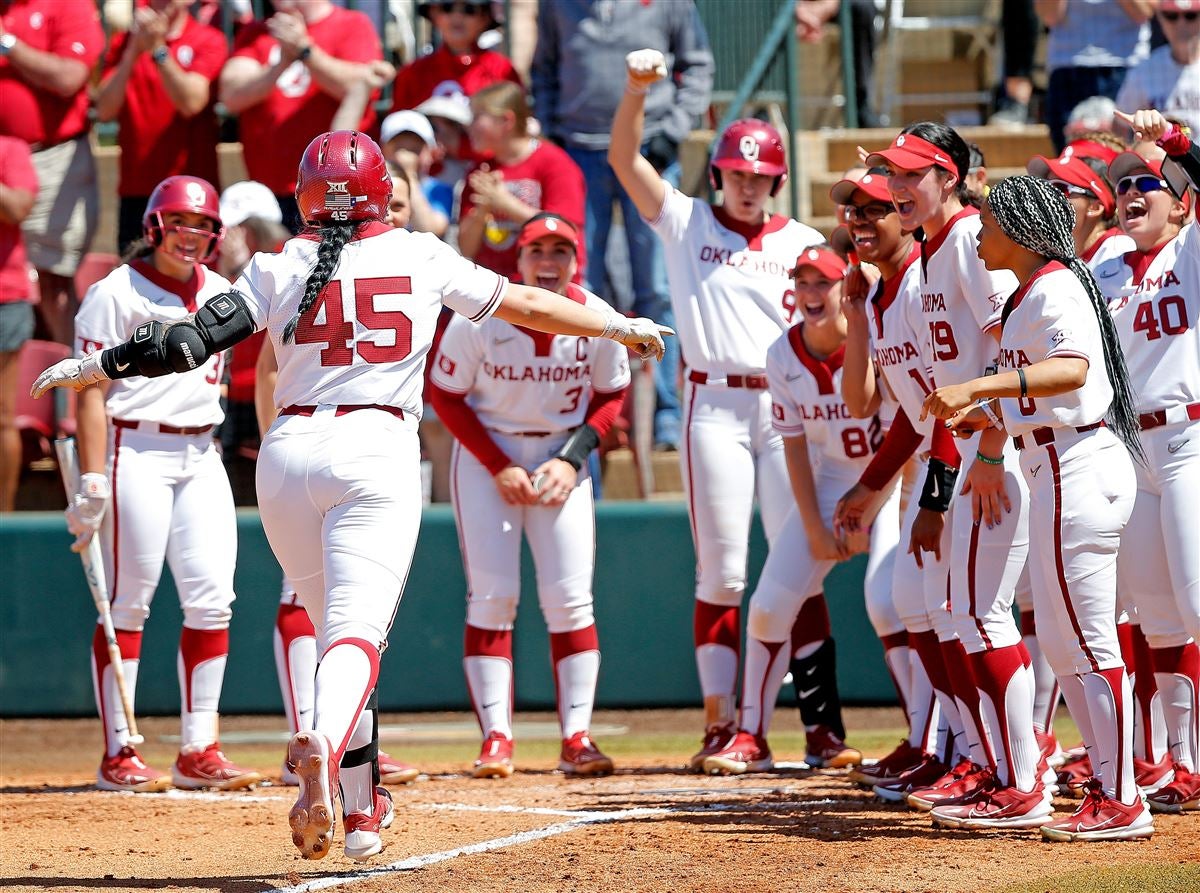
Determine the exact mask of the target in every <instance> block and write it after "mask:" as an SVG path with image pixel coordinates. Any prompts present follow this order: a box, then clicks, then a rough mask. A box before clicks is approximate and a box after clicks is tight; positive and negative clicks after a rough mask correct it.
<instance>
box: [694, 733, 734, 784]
mask: <svg viewBox="0 0 1200 893" xmlns="http://www.w3.org/2000/svg"><path fill="white" fill-rule="evenodd" d="M736 733H737V728H736V727H735V726H734V724H733V723H731V722H728V723H721V724H719V725H715V726H709V727H708V728H707V729H706V730H705V731H704V740H703V741H702V742H701V743H700V749H699V750H698V751H696V753H694V754H693V755H692V758H691V759H690V760H688V768H689V769H690V770H691V771H692V772H704V771H706V770H705V768H704V761H705V760H707V759H708V758H709V757H711V756H712V755H713V754H715V753H716V752H717V751H719V750H721V749H722V748H724V747H725V745H727V744H728V743H729V742H730V741H731V740H733V736H734V735H735V734H736Z"/></svg>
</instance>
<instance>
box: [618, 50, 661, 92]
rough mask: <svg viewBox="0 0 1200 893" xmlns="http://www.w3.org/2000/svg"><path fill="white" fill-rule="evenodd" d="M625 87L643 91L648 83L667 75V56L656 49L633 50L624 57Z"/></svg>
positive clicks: (629, 89) (630, 89) (648, 86)
mask: <svg viewBox="0 0 1200 893" xmlns="http://www.w3.org/2000/svg"><path fill="white" fill-rule="evenodd" d="M625 72H626V74H627V75H628V82H627V86H626V89H627V90H628V91H629V92H630V93H645V92H646V91H647V90H648V89H650V85H651V84H653V83H655V82H656V81H661V80H662V79H663V78H665V77H666V76H667V58H666V56H664V55H663V54H662V53H660V52H659V51H658V50H634V51H633V52H632V53H630V54H629V55H628V56H626V57H625Z"/></svg>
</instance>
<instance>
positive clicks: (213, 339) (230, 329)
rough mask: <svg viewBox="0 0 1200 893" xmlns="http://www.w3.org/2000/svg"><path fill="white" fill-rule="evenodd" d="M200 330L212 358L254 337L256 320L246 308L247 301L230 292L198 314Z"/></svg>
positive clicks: (197, 321)
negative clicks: (215, 354) (213, 355)
mask: <svg viewBox="0 0 1200 893" xmlns="http://www.w3.org/2000/svg"><path fill="white" fill-rule="evenodd" d="M196 328H197V329H199V330H200V337H201V338H203V339H204V343H205V345H206V346H207V348H208V354H209V356H211V355H212V354H214V353H219V352H220V351H222V350H228V349H229V348H231V347H233V345H235V344H237V343H238V342H239V341H245V340H246V339H247V338H249V337H250V336H251V335H253V334H254V319H253V318H252V317H251V316H250V310H249V309H248V308H247V307H246V299H245V298H243V297H242V296H241V294H239V293H238V292H236V291H228V292H225V294H223V295H217V297H215V298H213V299H212V300H211V301H209V302H208V303H207V304H205V305H204V306H203V307H201V308H200V309H199V310H197V311H196Z"/></svg>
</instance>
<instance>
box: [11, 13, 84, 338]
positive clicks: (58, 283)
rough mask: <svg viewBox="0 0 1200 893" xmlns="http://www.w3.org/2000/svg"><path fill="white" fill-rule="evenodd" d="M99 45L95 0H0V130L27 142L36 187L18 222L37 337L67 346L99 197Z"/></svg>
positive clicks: (73, 335) (73, 324)
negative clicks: (30, 272)
mask: <svg viewBox="0 0 1200 893" xmlns="http://www.w3.org/2000/svg"><path fill="white" fill-rule="evenodd" d="M103 50H104V33H103V32H102V31H101V29H100V18H99V16H98V15H97V12H96V4H95V0H0V97H3V98H2V99H0V136H15V137H18V138H20V139H23V140H24V141H25V142H26V143H28V144H29V148H30V150H31V151H32V152H33V166H34V169H35V170H36V171H37V179H38V184H39V189H38V194H37V200H36V201H35V202H34V205H33V210H31V211H30V212H29V214H28V216H26V217H25V220H24V222H23V223H22V225H21V229H22V231H23V233H24V238H25V249H26V251H27V252H28V254H29V260H30V262H31V263H32V264H33V266H34V267H35V268H36V269H37V272H38V291H39V293H40V295H41V300H40V302H39V303H38V305H37V312H38V316H39V317H40V319H39V320H38V334H39V335H41V336H44V337H48V338H51V339H53V340H55V341H58V342H59V343H61V344H66V345H68V346H73V345H74V343H75V311H76V310H78V309H79V297H78V295H77V294H76V293H75V282H74V277H75V271H76V270H77V269H78V268H79V263H80V261H81V260H83V255H84V254H85V253H87V249H88V246H89V245H90V244H91V241H92V234H93V232H94V231H95V229H96V219H97V216H98V214H99V211H100V197H99V193H98V192H97V188H96V165H95V162H94V160H93V159H92V149H91V146H90V145H89V144H88V140H87V131H88V118H87V115H88V95H87V80H88V75H89V74H91V71H92V67H93V66H94V65H95V64H96V60H97V59H99V58H100V54H101V52H103Z"/></svg>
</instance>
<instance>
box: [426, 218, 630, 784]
mask: <svg viewBox="0 0 1200 893" xmlns="http://www.w3.org/2000/svg"><path fill="white" fill-rule="evenodd" d="M579 241H580V240H579V232H578V231H577V230H576V229H575V226H574V225H573V224H572V223H571V222H570V221H568V220H567V219H566V218H564V217H560V216H559V215H557V214H552V213H548V212H546V213H541V214H537V215H535V216H534V217H532V218H530V220H529V221H527V222H526V223H525V224H524V225H523V226H522V227H521V230H520V232H519V234H518V236H517V269H518V271H519V272H520V274H521V279H522V280H523V281H525V282H529V283H537V284H538V285H540V286H541V287H543V288H548V289H550V290H552V291H555V292H557V293H558V294H561V295H565V296H566V297H568V298H570V299H571V300H572V301H576V302H578V303H580V304H583V305H585V306H590V307H596V308H597V309H599V310H601V311H602V312H609V311H608V305H606V304H605V303H604V302H603V301H601V300H600V299H599V298H598V297H596V296H595V295H593V294H591V293H590V292H588V291H586V290H585V289H583V288H581V287H579V286H577V285H574V284H573V283H572V279H574V277H575V274H576V273H577V272H578V268H579V262H578V249H579ZM431 381H432V385H433V389H432V402H433V406H434V408H435V409H436V410H437V414H438V417H439V418H440V419H442V421H443V422H444V423H445V425H446V427H447V428H448V429H449V430H450V432H451V433H452V434H453V435H454V436H455V438H456V440H457V442H456V443H455V445H454V454H453V457H452V459H451V472H450V486H451V491H450V492H451V500H452V502H453V503H454V519H455V522H456V523H457V525H458V539H459V544H460V546H461V548H462V553H463V565H464V569H465V571H466V576H467V617H466V635H465V643H464V657H463V668H464V670H465V671H466V676H467V687H468V689H469V690H470V693H471V703H472V704H473V705H474V707H475V712H476V715H477V716H478V718H479V727H480V730H481V731H482V732H483V738H484V740H483V746H482V748H481V750H480V753H479V759H477V760H476V761H475V766H474V770H473V774H474V775H475V777H476V778H490V777H497V778H507V777H508V776H509V775H512V772H513V763H512V752H513V740H512V739H513V736H512V695H513V666H512V629H513V621H514V620H516V615H517V601H518V598H519V597H520V594H521V577H520V569H521V537H522V534H524V537H525V539H526V540H527V541H528V542H529V549H530V551H531V552H532V554H533V561H534V567H535V570H536V571H537V578H538V600H539V601H540V603H541V607H542V615H543V617H544V618H545V620H546V627H547V629H548V630H549V632H550V657H551V664H552V666H553V667H554V681H555V689H556V691H557V694H558V720H559V724H560V725H561V728H562V751H561V756H560V761H559V769H560V770H562V771H563V772H565V773H567V774H570V775H603V774H606V773H609V772H611V771H612V768H613V764H612V760H610V759H609V758H608V757H606V756H605V755H604V754H603V753H601V752H600V750H599V749H598V748H597V747H596V745H595V744H594V743H593V742H592V740H591V738H590V736H589V735H588V726H589V725H590V724H591V719H592V705H593V703H594V702H595V699H596V679H597V676H598V675H599V671H600V644H599V640H598V639H597V636H596V623H595V618H594V617H593V614H592V571H593V566H594V564H595V552H596V544H595V527H596V522H595V517H594V510H593V507H592V481H591V478H590V477H589V476H588V469H587V459H588V455H589V454H590V453H591V451H592V449H593V448H594V447H595V446H596V444H597V443H598V442H599V441H600V439H601V438H602V437H603V436H604V435H605V434H606V433H607V432H608V429H609V428H610V427H611V426H612V423H613V421H614V420H615V419H616V417H617V415H618V414H619V413H620V411H621V405H622V403H623V402H624V399H625V389H626V387H627V386H628V384H629V360H628V351H626V350H625V348H624V347H622V346H621V345H619V344H616V343H613V342H611V341H602V340H598V339H595V338H566V337H563V338H555V337H554V336H552V335H551V336H547V335H543V334H541V333H540V332H531V331H530V330H528V329H526V328H524V327H522V326H514V325H512V324H510V323H507V322H503V321H501V320H498V319H493V320H489V321H487V322H485V323H484V324H483V325H480V326H471V325H469V324H468V323H467V321H466V320H465V319H462V318H461V317H460V318H457V319H454V320H452V321H451V322H450V325H449V326H448V327H447V329H446V334H445V335H444V336H443V338H442V342H441V346H440V347H439V352H438V356H437V359H436V361H435V363H434V368H433V373H432V376H431Z"/></svg>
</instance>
